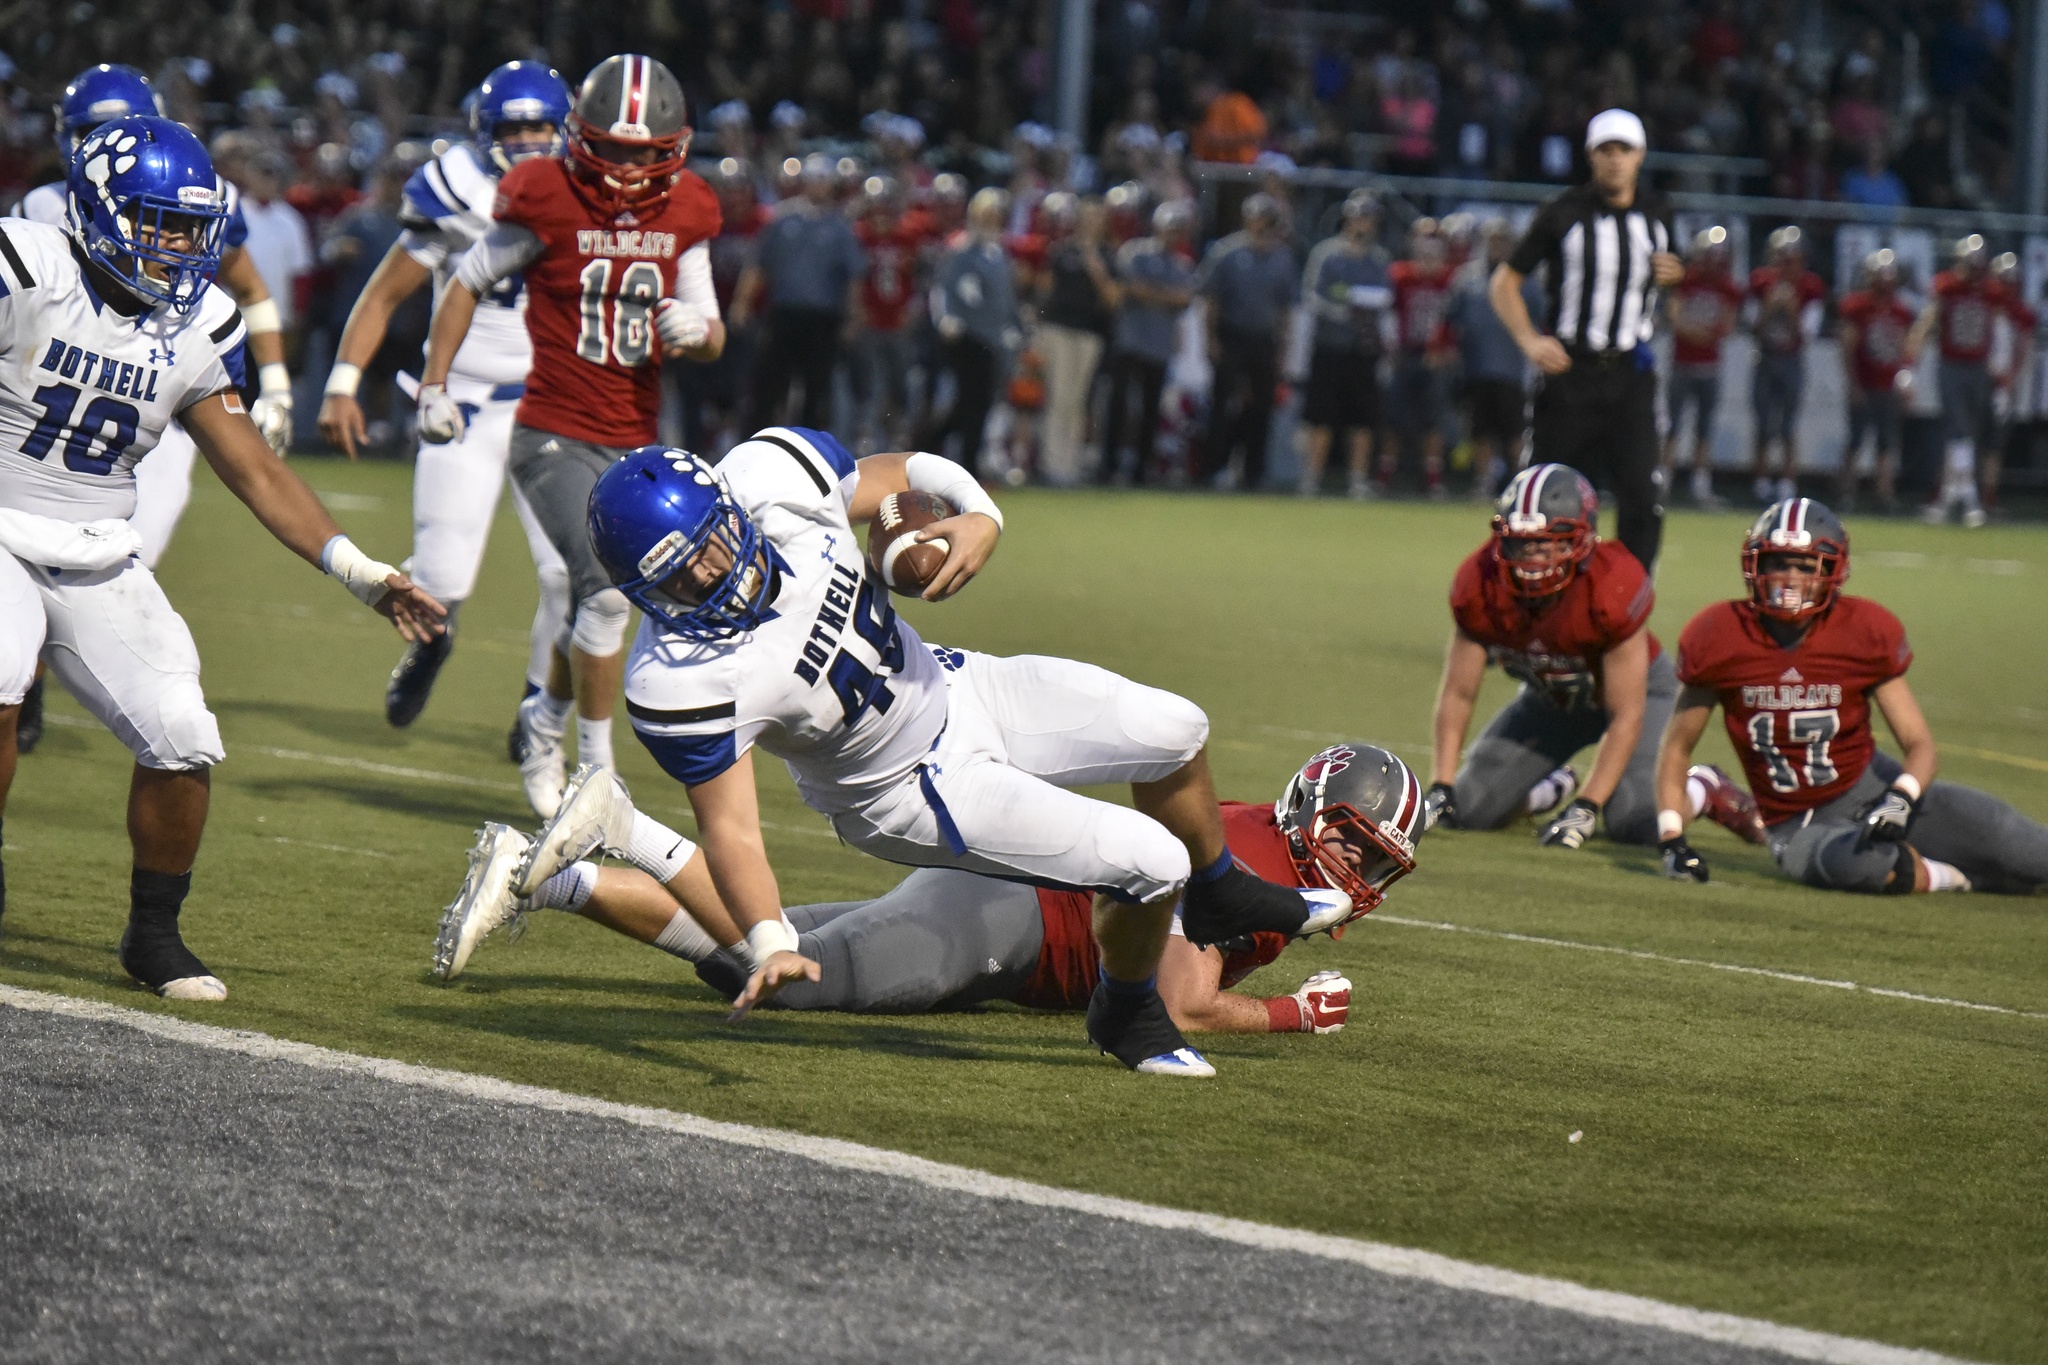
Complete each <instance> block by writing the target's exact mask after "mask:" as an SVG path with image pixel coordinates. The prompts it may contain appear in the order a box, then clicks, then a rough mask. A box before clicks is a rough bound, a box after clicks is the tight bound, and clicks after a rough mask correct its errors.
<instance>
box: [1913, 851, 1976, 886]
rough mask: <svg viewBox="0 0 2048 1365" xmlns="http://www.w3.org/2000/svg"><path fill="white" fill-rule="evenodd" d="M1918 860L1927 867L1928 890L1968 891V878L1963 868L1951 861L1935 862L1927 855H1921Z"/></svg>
mask: <svg viewBox="0 0 2048 1365" xmlns="http://www.w3.org/2000/svg"><path fill="white" fill-rule="evenodd" d="M1920 862H1921V864H1922V865H1923V866H1924V867H1926V869H1927V889H1928V890H1929V891H1968V890H1969V889H1970V879H1969V878H1968V877H1965V876H1964V875H1963V870H1962V869H1961V868H1959V867H1957V866H1955V865H1954V864H1953V863H1943V862H1936V861H1935V860H1934V859H1932V858H1928V857H1922V858H1921V859H1920Z"/></svg>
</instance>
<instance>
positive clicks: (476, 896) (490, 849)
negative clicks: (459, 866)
mask: <svg viewBox="0 0 2048 1365" xmlns="http://www.w3.org/2000/svg"><path fill="white" fill-rule="evenodd" d="M526 850H527V838H526V836H525V835H524V834H521V833H520V832H519V831H518V830H516V829H513V828H512V827H511V826H510V825H501V824H499V823H498V822H497V821H495V820H493V821H491V822H490V823H489V824H486V825H485V826H484V827H483V828H482V829H480V830H478V831H477V834H476V843H475V844H474V845H473V846H472V847H471V848H470V850H469V871H468V873H467V874H465V875H464V877H463V879H462V889H461V890H460V891H458V892H456V893H455V899H454V900H452V901H450V902H448V908H447V909H446V910H444V911H442V912H441V931H440V933H439V934H438V935H437V936H436V937H435V939H434V975H435V976H438V977H440V978H441V979H442V980H443V981H453V980H454V979H455V978H456V977H458V976H461V975H462V969H463V968H464V967H466V966H468V965H469V955H470V954H471V953H473V952H475V951H476V946H477V944H479V943H482V942H483V941H484V940H485V939H486V938H489V937H490V935H491V932H492V931H493V930H495V929H497V928H498V927H499V926H500V925H502V924H506V923H512V922H516V921H518V920H519V919H520V912H519V897H518V896H517V895H516V894H515V893H514V892H513V890H512V873H513V871H514V870H515V869H516V868H517V867H518V866H519V864H520V862H521V861H522V860H524V859H525V857H526Z"/></svg>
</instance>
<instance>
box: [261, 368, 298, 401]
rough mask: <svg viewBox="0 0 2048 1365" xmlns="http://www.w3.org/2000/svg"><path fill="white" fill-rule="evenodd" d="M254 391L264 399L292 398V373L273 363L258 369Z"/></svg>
mask: <svg viewBox="0 0 2048 1365" xmlns="http://www.w3.org/2000/svg"><path fill="white" fill-rule="evenodd" d="M256 390H257V392H258V393H260V394H262V396H263V397H265V398H289V397H291V396H292V372H291V371H290V370H287V369H286V368H285V367H284V366H282V365H279V364H277V363H276V362H275V361H273V362H272V363H270V364H268V365H264V366H260V367H258V369H257V371H256Z"/></svg>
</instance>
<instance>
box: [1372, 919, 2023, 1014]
mask: <svg viewBox="0 0 2048 1365" xmlns="http://www.w3.org/2000/svg"><path fill="white" fill-rule="evenodd" d="M1362 923H1365V924H1398V925H1401V926H1402V927H1403V928H1408V929H1435V930H1438V931H1440V932H1443V933H1452V934H1472V935H1474V936H1476V937H1479V938H1497V939H1504V940H1506V941H1507V942H1509V943H1533V944H1537V945H1538V946H1540V947H1544V948H1573V949H1576V950H1577V951H1579V952H1582V953H1606V954H1609V955H1610V956H1613V957H1632V958H1635V959H1636V960H1637V961H1640V962H1663V963H1668V964H1670V965H1671V966H1674V967H1705V968H1707V969H1708V970H1710V971H1716V972H1736V973H1739V974H1740V975H1743V976H1765V977H1769V978H1770V979H1771V980H1773V981H1790V982H1792V983H1793V984H1795V985H1799V986H1825V987H1826V988H1827V989H1829V990H1835V991H1861V992H1863V993H1864V994H1866V995H1882V996H1886V997H1888V998H1890V999H1893V1000H1912V1001H1915V1002H1917V1003H1919V1004H1922V1005H1948V1006H1951V1007H1953V1008H1955V1009H1964V1010H1978V1011H1981V1012H1982V1013H1985V1014H2009V1015H2012V1016H2013V1017H2014V1018H2017V1019H2048V1013H2043V1012H2041V1011H2037V1010H2021V1009H2013V1008H2012V1007H2011V1006H2009V1005H1986V1004H1981V1003H1979V1002H1978V1001H1975V1000H1954V999H1951V998H1949V997H1948V996H1945V995H1922V994H1920V993H1919V992H1917V991H1900V990H1892V989H1889V988H1887V987H1884V986H1866V985H1864V984H1862V983H1861V982H1857V981H1835V980H1831V979H1829V978H1827V977H1824V976H1808V975H1806V974H1805V973H1804V972H1786V971H1779V970H1778V969H1776V968H1774V967H1746V966H1743V965H1742V964H1740V963H1736V962H1709V961H1707V960H1706V959H1705V958H1698V957H1672V956H1670V955H1668V954H1665V953H1652V952H1647V951H1645V950H1644V949H1641V948H1617V947H1615V946H1614V945H1613V944H1610V943H1579V942H1577V941H1575V940H1573V939H1568V938H1546V937H1544V936H1542V935H1540V934H1517V933H1513V932H1511V931H1509V930H1506V929H1478V928H1474V927H1473V926H1472V925H1469V924H1451V923H1448V922H1447V921H1444V920H1429V919H1407V918H1405V917H1403V916H1401V915H1386V914H1375V915H1370V916H1368V917H1367V918H1366V919H1365V920H1363V921H1362Z"/></svg>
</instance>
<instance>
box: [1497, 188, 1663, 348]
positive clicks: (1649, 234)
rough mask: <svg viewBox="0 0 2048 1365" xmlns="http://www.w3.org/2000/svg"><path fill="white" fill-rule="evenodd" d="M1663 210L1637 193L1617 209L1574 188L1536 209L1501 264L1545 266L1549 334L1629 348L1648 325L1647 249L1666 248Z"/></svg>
mask: <svg viewBox="0 0 2048 1365" xmlns="http://www.w3.org/2000/svg"><path fill="white" fill-rule="evenodd" d="M1671 240H1672V230H1671V210H1670V208H1669V207H1668V206H1667V205H1666V204H1665V203H1664V201H1663V199H1662V198H1661V197H1660V196H1658V195H1655V194H1651V193H1649V192H1647V191H1640V190H1639V191H1638V192H1637V194H1636V200H1635V203H1633V204H1631V205H1630V206H1629V207H1628V208H1625V209H1616V208H1610V207H1608V205H1607V203H1606V201H1605V200H1603V199H1601V197H1600V192H1599V191H1598V190H1596V189H1594V188H1593V187H1592V186H1591V185H1576V186H1574V187H1572V188H1571V189H1568V190H1566V191H1565V192H1564V193H1563V194H1560V195H1558V196H1557V198H1555V199H1553V200H1551V201H1550V202H1549V203H1547V204H1545V205H1544V206H1543V207H1542V208H1541V209H1539V210H1537V213H1536V216H1535V217H1534V218H1532V219H1530V220H1529V229H1528V231H1526V232H1524V233H1523V234H1522V240H1521V241H1520V242H1518V243H1516V245H1515V251H1514V254H1513V255H1512V256H1510V257H1508V266H1509V267H1510V268H1511V269H1513V270H1515V271H1517V272H1519V273H1521V274H1523V275H1532V274H1534V273H1535V271H1536V267H1537V266H1539V265H1545V264H1547V265H1548V266H1549V267H1550V280H1549V284H1548V289H1549V293H1550V320H1551V328H1550V330H1551V333H1552V334H1553V335H1554V336H1556V338H1557V339H1558V340H1559V341H1562V342H1563V343H1564V344H1565V345H1566V346H1567V347H1569V348H1571V349H1572V350H1574V351H1632V350H1634V349H1635V348H1636V347H1637V346H1639V345H1642V344H1643V343H1645V342H1647V341H1649V339H1650V335H1651V333H1652V332H1653V331H1654V330H1655V321H1656V316H1657V309H1656V301H1657V288H1656V285H1655V283H1654V282H1653V281H1652V279H1651V275H1650V256H1651V253H1653V252H1658V251H1669V250H1671Z"/></svg>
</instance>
